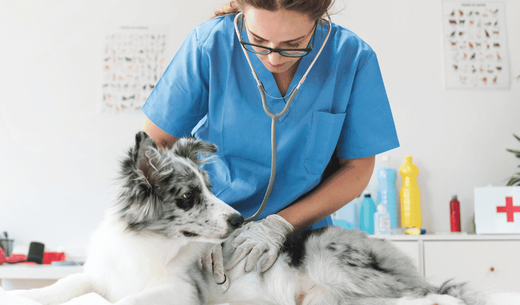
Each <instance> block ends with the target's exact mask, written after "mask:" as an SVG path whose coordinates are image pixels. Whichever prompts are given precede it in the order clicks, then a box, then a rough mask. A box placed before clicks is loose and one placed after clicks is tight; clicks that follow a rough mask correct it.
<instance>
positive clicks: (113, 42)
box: [100, 26, 168, 114]
mask: <svg viewBox="0 0 520 305" xmlns="http://www.w3.org/2000/svg"><path fill="white" fill-rule="evenodd" d="M166 30H167V28H166V27H156V28H150V27H145V26H121V27H119V28H118V29H116V30H114V31H112V32H111V33H109V34H107V35H106V37H105V45H104V50H103V63H102V67H103V68H102V88H101V90H102V92H101V105H100V112H101V113H109V114H115V113H140V110H141V106H142V105H143V104H144V102H145V101H146V99H147V98H148V95H150V93H151V92H152V90H153V88H154V87H155V84H156V83H157V81H158V80H159V78H160V77H161V75H162V74H163V72H164V70H165V69H166V66H167V64H168V62H167V61H166V56H165V53H166V45H167V38H168V35H167V34H166V32H167V31H166Z"/></svg>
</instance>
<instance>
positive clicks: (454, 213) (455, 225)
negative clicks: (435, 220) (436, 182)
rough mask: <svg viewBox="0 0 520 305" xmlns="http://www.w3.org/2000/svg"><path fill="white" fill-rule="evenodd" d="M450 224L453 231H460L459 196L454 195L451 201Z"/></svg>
mask: <svg viewBox="0 0 520 305" xmlns="http://www.w3.org/2000/svg"><path fill="white" fill-rule="evenodd" d="M450 224H451V232H460V202H459V201H458V200H457V196H453V198H452V199H451V201H450Z"/></svg>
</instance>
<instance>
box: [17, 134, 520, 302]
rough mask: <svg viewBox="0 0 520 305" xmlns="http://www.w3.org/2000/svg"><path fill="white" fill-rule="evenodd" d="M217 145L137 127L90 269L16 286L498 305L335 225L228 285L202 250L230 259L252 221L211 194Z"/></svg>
mask: <svg viewBox="0 0 520 305" xmlns="http://www.w3.org/2000/svg"><path fill="white" fill-rule="evenodd" d="M216 151H217V147H216V146H215V145H213V144H211V143H208V142H204V141H201V140H198V139H195V138H193V137H189V138H182V139H179V140H177V141H176V142H175V144H174V145H173V146H172V148H170V149H161V148H158V147H157V146H156V145H155V143H154V142H153V140H152V139H151V138H150V137H149V136H148V135H147V134H146V133H144V132H139V133H137V135H136V143H135V145H134V146H133V147H131V148H130V150H129V151H128V154H127V155H126V157H125V158H124V160H123V161H122V163H121V164H122V165H121V177H120V179H119V181H120V182H121V186H120V190H119V192H118V196H117V198H116V199H115V200H114V201H113V202H112V203H111V205H110V206H109V207H108V209H107V212H106V216H105V219H104V221H103V223H102V224H101V226H100V227H99V228H98V229H97V230H96V232H95V233H94V234H93V236H92V239H91V244H90V246H89V251H88V257H87V260H86V263H85V266H84V272H83V273H80V274H74V275H70V276H68V277H66V278H64V279H61V280H59V281H58V282H56V283H55V284H53V285H51V286H48V287H44V288H40V289H32V290H20V291H12V292H9V293H14V294H17V295H21V296H25V297H28V298H31V299H33V300H36V301H38V302H40V303H42V304H46V305H47V304H48V305H54V304H61V303H64V302H66V301H68V300H70V299H72V298H74V297H77V296H80V295H82V294H86V293H90V292H96V293H98V294H99V295H101V296H103V297H104V298H105V299H107V300H108V301H110V302H112V303H115V304H117V305H130V304H131V305H141V304H142V305H145V304H146V305H148V304H154V305H163V304H164V305H175V304H182V305H196V304H197V305H199V304H200V305H202V304H221V303H231V304H257V305H263V304H265V305H267V304H269V305H274V304H282V305H300V304H301V305H335V304H354V305H367V304H370V305H411V304H419V305H434V304H437V305H461V304H471V305H484V304H491V303H489V302H487V300H486V298H485V297H484V296H482V295H479V294H476V293H474V292H472V291H470V290H468V289H467V288H466V286H465V285H464V284H454V283H451V282H447V283H445V284H444V285H442V286H441V287H434V286H432V285H430V284H428V283H427V282H426V281H425V280H424V279H423V278H422V277H421V276H420V275H419V274H418V272H417V271H416V270H415V268H414V267H413V264H412V262H411V260H410V259H409V258H408V257H407V256H406V255H405V254H403V253H401V252H400V251H399V250H397V248H395V247H394V246H393V245H391V244H390V243H389V242H387V241H384V240H381V239H376V238H369V237H367V235H366V234H365V233H363V232H361V231H357V230H345V229H341V228H339V227H335V226H329V227H325V228H322V229H318V230H314V231H311V230H297V231H295V232H293V233H291V234H290V235H289V236H288V237H287V240H286V241H285V244H284V245H283V248H282V249H281V251H280V254H279V257H278V259H277V261H276V262H275V264H274V265H273V266H272V267H271V268H270V269H269V270H268V271H266V272H264V273H262V272H260V271H258V270H259V268H257V269H258V270H253V271H252V272H245V271H244V264H245V261H242V262H240V263H239V264H238V265H237V266H235V267H234V268H233V269H232V270H228V271H227V276H226V277H227V281H228V284H229V287H228V289H227V290H226V289H224V288H222V287H223V286H221V285H219V284H217V283H216V282H215V280H214V277H213V274H212V271H211V270H208V268H203V266H202V264H201V257H202V256H203V255H205V254H206V253H208V251H210V250H211V249H212V247H214V245H218V244H222V254H223V258H224V260H226V259H229V258H230V257H231V255H232V254H233V251H234V249H233V247H232V246H231V241H230V238H228V237H229V236H230V235H231V234H238V233H239V232H241V231H242V230H247V228H248V227H249V226H251V225H252V223H251V222H249V223H247V224H244V223H243V222H244V218H243V217H242V216H241V215H240V213H238V212H237V211H236V210H235V209H233V208H232V207H230V206H228V205H227V204H225V203H224V202H222V201H221V200H219V199H218V198H217V197H216V196H215V195H214V194H213V193H212V192H211V184H210V181H209V178H208V175H207V173H206V172H205V171H204V170H203V169H202V168H201V165H203V164H204V163H206V162H209V161H210V159H211V154H213V153H215V152H216ZM500 304H501V305H504V304H507V303H504V302H503V303H500ZM511 304H513V303H511ZM516 304H518V303H516Z"/></svg>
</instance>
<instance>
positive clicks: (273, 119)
mask: <svg viewBox="0 0 520 305" xmlns="http://www.w3.org/2000/svg"><path fill="white" fill-rule="evenodd" d="M241 16H242V13H241V12H240V13H238V14H237V15H236V17H235V21H234V23H235V32H236V34H237V36H238V39H239V40H240V39H241V37H242V35H241V34H240V30H239V29H238V19H239V18H240V17H241ZM324 21H325V22H327V23H328V25H329V29H328V31H327V36H325V40H324V41H323V43H322V44H321V47H320V48H319V50H318V53H317V54H316V56H315V57H314V59H313V60H312V62H311V64H310V65H309V67H308V68H307V71H305V74H303V76H302V78H301V79H300V81H299V82H298V84H297V85H296V86H295V87H294V88H293V89H292V90H291V93H290V94H289V99H288V100H287V102H286V104H285V107H284V108H283V110H282V111H280V112H279V113H272V112H271V111H270V110H269V107H267V100H266V97H265V94H266V92H265V89H264V85H263V84H262V82H261V81H260V79H259V78H258V75H257V74H256V71H255V69H254V68H253V65H252V64H251V59H250V58H249V55H248V53H247V50H246V49H245V48H244V46H242V51H244V55H245V56H246V59H247V62H248V63H249V67H251V72H252V73H253V77H254V78H255V80H256V83H257V84H258V86H257V87H258V91H259V92H260V96H261V97H262V106H263V108H264V111H265V113H266V114H267V115H268V116H269V117H270V118H271V175H270V176H269V184H268V186H267V191H266V192H265V195H264V199H263V200H262V204H260V207H259V208H258V210H257V211H256V213H255V214H253V216H251V217H248V218H246V220H245V222H249V221H251V220H254V219H255V218H257V217H258V216H259V215H260V214H261V213H262V211H263V210H264V208H265V206H266V204H267V201H268V200H269V196H271V191H272V189H273V184H274V178H275V173H276V122H277V121H278V119H279V118H280V117H282V116H283V115H284V114H285V113H286V112H287V110H289V106H291V103H292V100H293V99H294V97H295V96H296V93H298V91H299V89H300V86H301V85H302V84H303V82H304V81H305V78H306V77H307V74H309V71H310V70H311V68H312V66H313V65H314V63H315V62H316V60H317V59H318V57H319V56H320V53H321V51H322V50H323V47H324V46H325V43H326V42H327V40H328V39H329V35H330V31H331V28H332V26H331V24H330V21H328V20H324Z"/></svg>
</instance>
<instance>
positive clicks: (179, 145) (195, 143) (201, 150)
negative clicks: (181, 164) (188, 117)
mask: <svg viewBox="0 0 520 305" xmlns="http://www.w3.org/2000/svg"><path fill="white" fill-rule="evenodd" d="M172 151H173V153H174V154H176V155H178V156H180V157H184V158H188V159H190V160H192V161H193V162H195V164H197V165H202V164H203V163H205V162H206V161H207V160H208V158H206V157H207V156H208V155H210V154H213V153H215V152H217V146H216V145H215V144H212V143H209V142H206V141H202V140H198V139H195V137H193V136H189V137H188V138H181V139H178V140H177V141H175V144H173V147H172ZM199 154H200V155H202V157H203V158H202V159H201V158H199Z"/></svg>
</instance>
